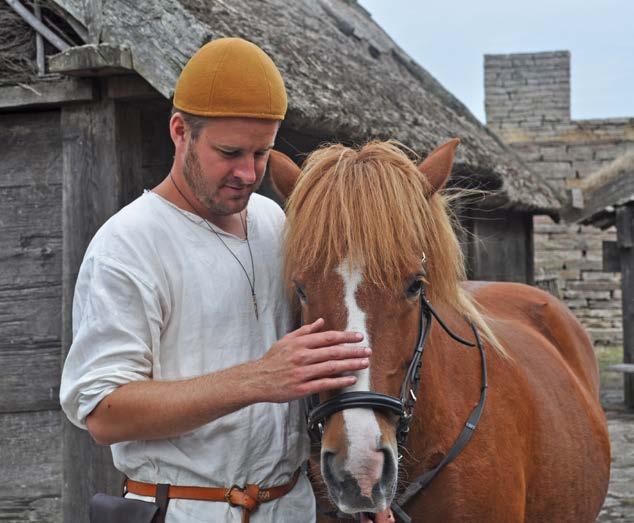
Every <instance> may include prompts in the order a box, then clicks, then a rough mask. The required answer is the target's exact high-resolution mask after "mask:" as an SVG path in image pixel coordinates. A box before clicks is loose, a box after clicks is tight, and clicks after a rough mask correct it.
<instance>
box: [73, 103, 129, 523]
mask: <svg viewBox="0 0 634 523" xmlns="http://www.w3.org/2000/svg"><path fill="white" fill-rule="evenodd" d="M116 120H117V119H116V111H115V102H114V101H113V100H108V99H106V100H101V101H98V102H95V103H93V104H90V105H84V104H81V105H68V106H64V107H63V108H62V115H61V129H62V144H63V148H62V151H63V153H62V156H63V181H62V185H63V193H62V230H63V268H62V287H63V288H62V361H63V360H64V359H65V357H66V354H67V352H68V349H69V347H70V344H71V341H72V318H71V314H72V302H73V292H74V288H75V281H76V279H77V273H78V271H79V266H80V264H81V261H82V259H83V256H84V252H85V250H86V247H87V246H88V243H89V242H90V240H91V238H92V236H93V235H94V234H95V232H96V231H97V229H98V228H99V227H100V226H101V225H102V224H103V222H104V221H106V220H107V219H108V218H109V217H110V216H111V215H112V214H114V213H115V212H116V211H117V210H119V208H120V202H121V186H122V183H121V175H120V173H121V169H120V163H119V161H118V155H117V144H116V137H117V133H116V126H117V125H116V124H117V121H116ZM62 455H63V463H64V470H63V483H62V506H63V521H77V522H87V521H88V500H90V498H91V497H92V495H93V494H94V493H95V492H98V491H99V492H108V493H116V492H117V489H118V486H120V482H121V479H120V474H119V473H118V472H117V471H116V470H115V469H114V467H113V465H112V457H111V454H110V448H109V447H99V446H97V445H95V444H94V443H93V441H92V439H91V437H90V435H89V434H88V433H87V432H86V431H83V430H80V429H78V428H77V427H75V426H73V425H72V424H71V423H70V422H69V421H67V420H64V425H63V429H62Z"/></svg>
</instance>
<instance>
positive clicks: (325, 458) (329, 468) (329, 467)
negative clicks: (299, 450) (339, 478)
mask: <svg viewBox="0 0 634 523" xmlns="http://www.w3.org/2000/svg"><path fill="white" fill-rule="evenodd" d="M334 464H335V453H334V452H329V451H327V450H326V451H322V453H321V473H322V474H323V476H324V479H325V480H326V481H332V480H333V479H334V478H335V474H334Z"/></svg>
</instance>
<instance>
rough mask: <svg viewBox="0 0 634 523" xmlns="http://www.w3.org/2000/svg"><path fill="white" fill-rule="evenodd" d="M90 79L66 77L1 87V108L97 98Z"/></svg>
mask: <svg viewBox="0 0 634 523" xmlns="http://www.w3.org/2000/svg"><path fill="white" fill-rule="evenodd" d="M95 96H96V95H95V92H94V90H93V85H92V82H91V81H90V80H83V79H79V78H65V79H55V80H43V81H40V82H33V83H30V84H19V85H11V86H6V87H0V110H4V109H9V110H13V109H22V108H25V107H39V106H58V105H61V104H65V103H70V102H88V101H91V100H94V99H95Z"/></svg>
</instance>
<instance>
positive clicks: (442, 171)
mask: <svg viewBox="0 0 634 523" xmlns="http://www.w3.org/2000/svg"><path fill="white" fill-rule="evenodd" d="M459 143H460V140H459V139H458V138H454V139H453V140H449V141H448V142H447V143H445V144H443V145H441V146H440V147H438V148H436V149H434V150H433V151H432V152H431V153H429V156H428V157H427V158H425V160H424V161H423V162H422V163H421V164H420V165H419V166H418V170H419V171H420V172H421V173H423V174H424V175H425V176H427V178H428V180H429V183H430V184H431V187H432V191H431V194H430V196H431V195H432V194H434V193H435V192H436V191H439V190H440V189H442V188H443V187H444V186H445V184H446V183H447V180H448V179H449V175H450V174H451V166H452V165H453V160H454V157H455V154H456V147H458V144H459Z"/></svg>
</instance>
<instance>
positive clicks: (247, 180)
mask: <svg viewBox="0 0 634 523" xmlns="http://www.w3.org/2000/svg"><path fill="white" fill-rule="evenodd" d="M234 174H235V176H236V177H238V178H240V180H241V181H242V183H244V184H252V183H254V182H255V180H256V179H257V174H256V172H255V158H254V157H253V156H251V155H247V156H245V157H244V158H242V159H241V160H240V163H239V164H238V165H237V166H236V168H235V169H234Z"/></svg>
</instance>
